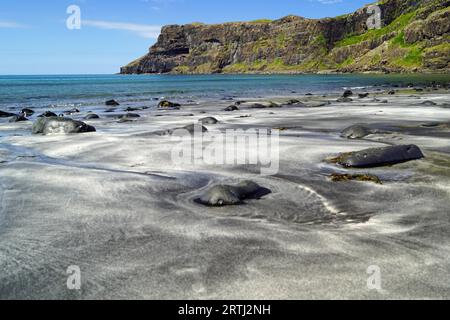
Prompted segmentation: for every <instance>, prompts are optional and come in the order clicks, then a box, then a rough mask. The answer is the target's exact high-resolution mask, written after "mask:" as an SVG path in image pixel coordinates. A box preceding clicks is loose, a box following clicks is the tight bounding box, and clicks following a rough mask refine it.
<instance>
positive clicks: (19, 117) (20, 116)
mask: <svg viewBox="0 0 450 320" xmlns="http://www.w3.org/2000/svg"><path fill="white" fill-rule="evenodd" d="M22 121H28V119H27V118H26V117H25V116H24V115H23V114H16V115H14V116H12V117H11V118H10V119H9V122H22Z"/></svg>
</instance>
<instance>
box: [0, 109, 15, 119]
mask: <svg viewBox="0 0 450 320" xmlns="http://www.w3.org/2000/svg"><path fill="white" fill-rule="evenodd" d="M14 116H15V114H14V113H10V112H5V111H1V110H0V118H9V117H14Z"/></svg>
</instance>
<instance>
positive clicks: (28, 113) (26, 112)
mask: <svg viewBox="0 0 450 320" xmlns="http://www.w3.org/2000/svg"><path fill="white" fill-rule="evenodd" d="M22 113H23V115H24V116H25V117H28V116H32V115H33V114H34V110H32V109H29V108H24V109H22Z"/></svg>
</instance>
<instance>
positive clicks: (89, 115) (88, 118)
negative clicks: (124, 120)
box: [84, 113, 100, 120]
mask: <svg viewBox="0 0 450 320" xmlns="http://www.w3.org/2000/svg"><path fill="white" fill-rule="evenodd" d="M84 119H85V120H94V119H100V117H99V116H98V115H97V114H95V113H89V114H88V115H86V117H84Z"/></svg>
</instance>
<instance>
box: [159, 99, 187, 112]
mask: <svg viewBox="0 0 450 320" xmlns="http://www.w3.org/2000/svg"><path fill="white" fill-rule="evenodd" d="M180 107H181V105H180V104H179V103H174V102H170V101H167V100H163V101H161V102H160V103H159V104H158V108H160V109H174V110H178V109H180Z"/></svg>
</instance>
